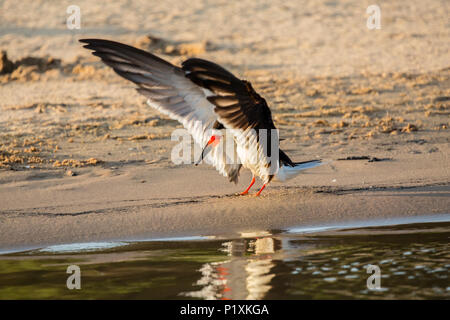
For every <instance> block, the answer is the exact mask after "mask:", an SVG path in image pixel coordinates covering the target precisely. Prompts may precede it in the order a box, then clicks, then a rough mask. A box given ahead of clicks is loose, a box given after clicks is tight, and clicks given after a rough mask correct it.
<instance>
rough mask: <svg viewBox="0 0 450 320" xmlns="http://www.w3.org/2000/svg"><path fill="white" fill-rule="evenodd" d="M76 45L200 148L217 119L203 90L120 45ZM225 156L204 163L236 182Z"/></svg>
mask: <svg viewBox="0 0 450 320" xmlns="http://www.w3.org/2000/svg"><path fill="white" fill-rule="evenodd" d="M80 42H83V43H86V45H85V46H84V47H85V48H87V49H91V50H93V51H94V52H93V54H94V55H95V56H98V57H100V58H101V59H102V61H103V62H104V63H105V64H107V65H108V66H110V67H111V68H113V70H114V71H115V72H116V73H117V74H119V75H120V76H122V77H124V78H125V79H128V80H130V81H132V82H134V83H135V84H136V85H137V86H138V88H137V90H138V91H139V92H140V93H141V94H143V95H144V96H146V97H147V98H148V101H147V102H148V104H149V105H150V106H151V107H153V108H155V109H157V110H158V111H160V112H162V113H164V114H166V115H168V116H170V117H171V118H173V119H175V120H178V121H179V122H180V123H181V124H183V126H184V127H185V128H186V129H187V130H188V131H189V133H190V134H191V135H192V137H193V138H194V140H195V142H196V143H197V144H199V145H200V146H201V147H203V146H204V145H205V144H206V143H207V141H208V140H209V138H210V135H211V133H210V132H209V130H208V129H212V128H213V126H214V124H215V123H216V121H217V118H218V116H217V114H216V113H215V112H214V105H213V104H211V102H209V101H208V100H207V97H206V95H205V92H204V90H202V88H201V87H199V86H197V85H196V84H194V83H193V82H192V81H190V80H189V79H188V78H186V72H185V71H184V70H183V69H182V68H179V67H176V66H174V65H172V64H171V63H169V62H167V61H165V60H163V59H161V58H158V57H157V56H155V55H153V54H151V53H149V52H146V51H143V50H140V49H137V48H134V47H131V46H128V45H125V44H122V43H118V42H114V41H109V40H102V39H82V40H80ZM229 156H230V155H228V154H226V152H220V150H214V151H212V152H211V153H210V154H208V157H206V161H207V162H208V163H210V164H211V165H213V166H214V167H215V168H216V169H217V170H218V171H219V172H220V173H222V174H223V175H224V176H226V177H228V178H229V179H230V181H234V182H237V179H238V175H239V170H240V168H241V165H240V164H239V163H236V161H234V162H233V161H231V160H230V159H228V157H229ZM231 159H236V157H235V156H234V155H233V156H232V158H231Z"/></svg>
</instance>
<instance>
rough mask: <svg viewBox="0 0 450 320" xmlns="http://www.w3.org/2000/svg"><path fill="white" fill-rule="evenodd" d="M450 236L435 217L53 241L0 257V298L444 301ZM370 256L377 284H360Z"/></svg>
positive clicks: (449, 228)
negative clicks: (73, 278)
mask: <svg viewBox="0 0 450 320" xmlns="http://www.w3.org/2000/svg"><path fill="white" fill-rule="evenodd" d="M449 216H450V215H446V216H445V217H446V218H447V220H448V217H449ZM449 237H450V222H448V221H440V222H415V223H406V224H401V225H391V226H379V227H355V228H351V227H350V228H341V229H338V230H326V229H324V230H322V231H316V232H312V230H309V231H308V232H300V231H298V230H297V231H296V229H292V230H287V231H269V232H266V233H265V235H263V236H260V237H256V236H255V237H246V238H237V239H221V240H217V239H207V238H206V239H197V238H192V239H191V240H189V239H188V240H179V241H177V240H170V241H141V242H116V243H114V242H112V243H99V244H95V243H93V244H78V245H77V244H75V245H72V246H70V245H69V246H54V247H48V248H43V249H41V250H32V251H26V252H17V253H9V254H2V255H0V299H448V298H450V281H449V270H450V251H449V245H448V244H449ZM370 264H371V265H377V266H379V268H380V271H381V289H380V290H369V289H368V288H367V284H366V283H367V278H368V277H369V276H371V274H369V273H367V270H366V267H367V265H370ZM69 265H77V266H79V267H80V270H81V289H80V290H76V289H73V290H69V289H68V288H67V286H66V280H67V278H68V277H69V276H70V275H69V274H67V273H66V269H67V267H68V266H69Z"/></svg>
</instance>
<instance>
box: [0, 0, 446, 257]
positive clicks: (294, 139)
mask: <svg viewBox="0 0 450 320" xmlns="http://www.w3.org/2000/svg"><path fill="white" fill-rule="evenodd" d="M369 4H371V3H360V2H355V3H352V2H348V3H334V2H333V3H332V2H319V3H317V2H314V1H305V2H304V3H298V4H291V6H292V7H289V5H286V4H284V3H283V2H282V1H280V2H276V1H275V2H273V1H272V2H270V3H263V2H249V3H246V4H228V3H227V2H223V3H216V4H214V5H213V4H212V3H209V2H205V3H202V4H200V3H198V4H195V5H186V4H185V3H182V2H179V1H175V2H174V3H171V2H164V3H158V4H150V3H140V2H135V1H132V2H131V3H130V4H129V5H126V6H125V2H123V1H118V2H115V3H114V4H109V3H108V4H105V3H102V2H97V3H95V4H92V3H90V2H87V1H79V4H78V5H79V6H80V8H81V10H82V28H81V30H79V31H71V30H68V29H67V28H66V25H65V23H63V22H65V18H66V16H67V14H66V12H65V9H66V4H65V3H58V4H49V3H48V2H45V1H33V2H30V3H29V5H30V6H29V7H27V10H24V9H21V8H18V7H16V4H15V2H13V1H4V2H3V5H2V8H1V9H2V10H1V11H0V12H1V14H2V17H1V19H0V48H1V50H3V51H6V53H7V56H3V60H2V61H3V62H2V66H1V68H3V74H0V97H1V99H0V111H1V112H0V249H7V248H13V247H14V248H17V247H24V248H25V247H33V246H40V245H48V244H56V243H69V242H84V241H94V240H95V241H97V240H106V239H139V238H151V237H169V236H182V235H200V234H202V235H227V234H230V235H235V234H239V233H241V232H254V231H263V230H273V229H280V228H287V227H291V226H303V225H318V224H323V223H339V222H345V221H362V220H370V219H389V218H394V217H407V216H417V215H425V214H436V213H449V208H450V159H449V155H450V147H449V138H450V135H449V131H448V126H449V121H448V119H449V114H450V111H449V106H450V68H449V67H450V64H449V61H450V56H449V52H450V47H449V46H450V45H449V44H450V41H449V40H450V28H449V26H448V14H446V12H448V11H449V4H448V2H446V1H431V2H430V3H426V4H425V3H421V2H419V1H413V2H412V3H410V5H408V6H402V5H400V4H391V3H388V2H381V3H380V7H381V9H382V28H381V30H368V29H367V28H366V19H367V15H366V14H365V9H366V8H367V6H368V5H369ZM243 6H244V7H245V8H244V7H243ZM249 12H251V13H252V14H251V15H249V14H247V13H249ZM5 13H7V14H5ZM42 16H45V17H46V19H42ZM44 20H45V21H44ZM212 21H214V23H212ZM225 22H226V23H225ZM224 26H226V27H224ZM84 37H101V38H108V39H113V40H117V41H122V42H125V43H128V44H132V45H136V46H139V47H141V48H144V49H146V50H150V51H152V52H154V53H156V54H158V55H160V56H161V57H163V58H165V59H167V60H168V61H171V62H172V63H175V64H180V63H181V61H183V60H185V59H187V58H188V57H192V56H196V57H201V58H205V59H210V60H213V61H215V62H217V63H219V64H222V65H224V66H225V67H226V68H229V69H230V70H231V71H232V72H234V73H235V74H236V75H237V76H239V77H241V78H245V79H248V80H249V81H251V82H252V83H253V84H254V87H255V89H256V90H257V91H258V92H259V93H260V94H261V95H262V96H263V97H264V98H266V100H267V101H268V104H269V106H270V107H271V109H272V112H273V117H274V120H275V124H276V126H277V127H278V128H279V129H280V132H281V137H282V138H283V139H284V140H283V141H282V142H281V147H282V148H283V150H285V151H286V152H287V153H288V154H289V155H290V156H291V157H292V158H293V159H295V160H297V161H304V160H311V159H316V158H322V159H327V160H328V161H330V162H329V164H327V165H324V166H322V167H318V168H315V169H311V170H308V171H306V172H305V173H304V174H301V175H300V176H298V177H297V178H295V179H294V180H292V181H290V182H288V183H285V184H280V183H272V184H270V186H269V187H268V188H266V190H264V192H263V194H262V197H261V198H254V197H252V196H251V195H250V196H246V197H239V196H236V195H235V194H236V193H238V192H239V191H242V190H243V189H244V188H245V187H246V186H247V184H248V182H249V180H250V174H249V172H246V171H245V172H242V173H241V177H240V181H239V183H238V185H234V184H229V183H228V182H227V180H226V179H225V178H223V177H221V176H220V175H219V174H217V173H216V172H215V171H214V170H213V169H211V168H209V167H207V166H204V165H201V166H199V167H194V166H188V165H183V166H176V165H174V164H173V163H172V162H171V160H170V154H171V150H172V147H173V146H174V145H175V144H176V142H173V141H171V140H170V135H171V132H172V131H173V130H174V129H176V128H180V127H181V126H180V125H179V124H178V123H177V122H176V121H172V120H170V119H167V118H166V117H164V116H161V115H160V114H158V113H157V112H155V111H154V110H152V109H150V108H149V107H148V106H147V105H146V104H145V99H144V98H143V97H141V96H139V95H138V94H137V93H136V92H135V90H133V85H132V84H131V83H129V82H127V81H125V80H122V79H121V78H119V77H118V76H117V75H115V74H114V73H113V72H112V71H111V70H109V69H108V68H107V67H105V66H104V65H102V64H101V63H100V62H99V61H98V59H97V58H95V57H93V56H91V55H90V53H89V52H88V51H87V50H85V49H82V48H81V46H80V44H79V43H78V41H77V40H78V39H79V38H84ZM352 157H363V158H367V159H365V160H339V159H346V158H349V159H351V158H352ZM373 158H376V159H378V160H382V161H372V162H369V161H368V160H370V159H373ZM256 187H259V184H258V185H257V186H256ZM255 189H256V188H255ZM253 192H255V191H253Z"/></svg>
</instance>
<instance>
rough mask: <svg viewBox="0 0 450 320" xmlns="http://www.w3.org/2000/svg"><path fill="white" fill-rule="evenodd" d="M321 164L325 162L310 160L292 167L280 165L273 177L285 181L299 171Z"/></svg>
mask: <svg viewBox="0 0 450 320" xmlns="http://www.w3.org/2000/svg"><path fill="white" fill-rule="evenodd" d="M323 164H325V162H322V161H320V160H312V161H308V162H303V163H299V164H297V165H295V166H294V167H289V166H281V167H280V169H279V170H278V172H277V174H276V176H275V179H276V180H278V181H286V180H289V179H292V178H294V177H295V176H296V175H298V174H299V173H300V171H303V170H306V169H311V168H314V167H318V166H321V165H323Z"/></svg>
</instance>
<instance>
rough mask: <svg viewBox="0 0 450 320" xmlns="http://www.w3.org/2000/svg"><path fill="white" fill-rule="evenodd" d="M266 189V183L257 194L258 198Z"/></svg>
mask: <svg viewBox="0 0 450 320" xmlns="http://www.w3.org/2000/svg"><path fill="white" fill-rule="evenodd" d="M265 187H266V184H265V183H264V185H263V186H262V187H261V189H259V191H258V192H257V193H256V196H259V195H260V194H261V191H263V190H264V188H265Z"/></svg>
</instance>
